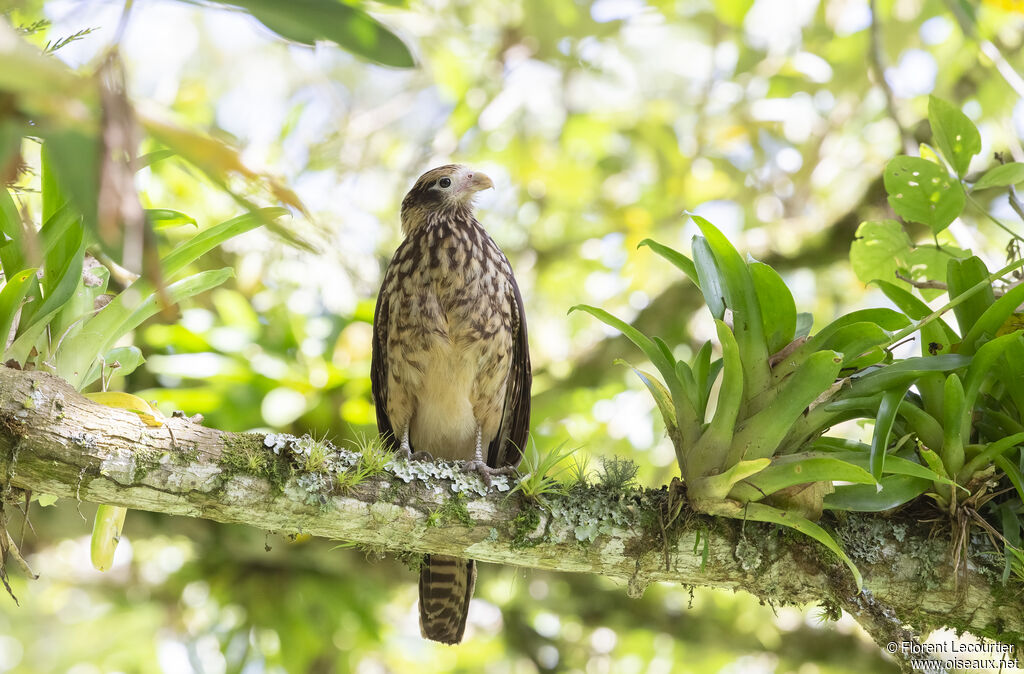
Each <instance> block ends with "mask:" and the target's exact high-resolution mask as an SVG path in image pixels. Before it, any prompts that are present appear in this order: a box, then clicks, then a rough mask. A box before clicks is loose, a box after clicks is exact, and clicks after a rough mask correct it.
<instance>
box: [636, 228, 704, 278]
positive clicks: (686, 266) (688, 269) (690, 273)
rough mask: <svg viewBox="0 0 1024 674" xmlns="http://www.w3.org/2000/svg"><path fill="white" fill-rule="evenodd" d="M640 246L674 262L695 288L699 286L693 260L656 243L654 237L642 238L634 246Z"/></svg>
mask: <svg viewBox="0 0 1024 674" xmlns="http://www.w3.org/2000/svg"><path fill="white" fill-rule="evenodd" d="M640 246H647V247H649V248H650V249H651V250H653V251H654V252H655V253H657V254H658V255H660V256H662V257H663V258H665V259H666V260H668V261H669V262H671V263H672V264H674V265H675V266H676V268H677V269H679V270H680V271H681V272H683V273H684V274H686V277H687V278H689V279H690V280H691V281H693V283H694V285H696V286H697V288H700V279H699V278H698V277H697V267H696V266H695V265H694V264H693V260H691V259H690V258H688V257H686V256H685V255H683V254H682V253H680V252H679V251H677V250H675V249H674V248H669V247H668V246H666V245H664V244H660V243H658V242H657V241H655V240H654V239H644V240H643V241H641V242H640V243H638V244H637V246H636V247H637V248H639V247H640Z"/></svg>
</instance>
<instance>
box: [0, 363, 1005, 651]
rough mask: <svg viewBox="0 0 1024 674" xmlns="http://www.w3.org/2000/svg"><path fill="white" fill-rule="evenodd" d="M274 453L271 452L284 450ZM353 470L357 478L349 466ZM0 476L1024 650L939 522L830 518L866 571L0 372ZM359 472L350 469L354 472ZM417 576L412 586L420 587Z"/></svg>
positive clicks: (665, 513) (797, 551) (725, 526)
mask: <svg viewBox="0 0 1024 674" xmlns="http://www.w3.org/2000/svg"><path fill="white" fill-rule="evenodd" d="M275 450H276V451H275ZM353 472H355V473H358V474H359V476H360V477H359V479H352V478H351V474H352V473H353ZM0 475H2V476H4V477H3V478H0V479H2V480H3V481H4V482H5V485H4V487H3V491H4V494H5V497H6V500H12V499H13V497H14V495H13V494H12V489H23V490H32V491H34V492H39V493H47V494H53V495H56V496H60V497H62V498H67V499H80V500H82V501H89V502H94V503H106V504H112V505H120V506H126V507H128V508H132V509H136V510H150V511H153V512H161V513H167V514H171V515H187V516H189V517H201V518H205V519H209V520H214V521H218V522H236V523H241V524H248V525H251V526H254V527H257V528H260V529H265V530H271V531H277V532H284V533H294V532H303V533H309V534H313V535H316V536H322V537H326V538H331V539H341V540H347V541H354V542H357V543H360V544H365V545H368V546H373V547H374V548H383V549H388V550H393V551H411V552H430V553H436V554H446V555H458V556H466V557H471V558H473V559H477V560H481V561H486V562H495V563H500V564H512V565H517V566H523V567H532V568H541V569H549V570H555V571H574V572H578V573H592V574H600V575H604V576H609V577H612V578H618V579H621V580H623V581H625V582H626V583H627V587H628V589H627V592H628V593H629V594H631V595H636V594H639V593H641V592H642V591H643V588H644V587H645V586H646V584H647V583H649V582H655V581H666V582H672V583H679V584H684V585H701V586H710V587H719V588H728V589H734V590H735V589H742V590H746V591H748V592H751V593H753V594H754V595H756V596H758V597H760V598H762V599H763V600H765V601H768V602H771V603H774V604H776V605H782V604H791V603H798V604H803V603H811V602H815V603H824V604H825V605H826V606H827V607H829V608H830V609H832V610H831V611H829V613H832V612H834V609H835V607H837V606H838V607H842V608H844V609H846V610H848V611H850V612H851V613H852V614H853V615H854V616H855V617H856V618H857V619H858V620H860V621H861V622H862V624H864V625H865V626H866V627H868V629H869V631H870V632H871V633H872V635H873V636H874V637H875V638H876V640H879V641H880V642H881V643H883V644H884V643H885V642H886V641H889V640H902V639H904V638H906V636H907V634H909V632H908V631H907V629H906V628H905V625H911V626H913V627H914V628H915V629H917V630H919V631H925V630H929V629H931V628H934V627H939V626H949V627H953V628H955V629H962V630H967V631H970V632H972V633H974V634H978V635H982V636H987V637H991V638H994V639H997V640H999V641H1002V642H1004V643H1009V644H1013V645H1015V646H1018V647H1020V646H1022V645H1024V588H1022V587H1021V585H1020V584H1017V585H1013V584H1012V582H1011V584H1010V585H1008V586H1003V585H1002V584H1001V583H1000V580H999V575H1000V571H1001V567H1000V568H994V567H990V566H989V565H990V564H991V563H992V562H990V561H986V559H987V558H986V556H985V554H984V552H985V551H981V550H975V551H974V554H973V556H972V558H971V560H970V565H969V567H968V571H967V573H966V574H965V575H963V576H961V577H960V578H959V581H958V582H959V584H958V586H954V573H953V572H952V569H951V567H950V561H949V555H948V545H947V544H946V543H945V540H946V537H945V536H944V535H941V532H940V535H939V536H933V535H932V534H933V532H932V530H931V526H932V525H930V524H922V523H916V522H913V521H900V520H899V519H896V518H882V517H871V516H860V515H851V516H848V517H845V518H843V519H842V520H839V521H832V522H827V523H825V524H826V525H828V526H830V527H831V528H832V529H833V530H834V532H835V534H836V536H837V538H838V539H839V540H840V541H842V543H843V545H844V547H845V548H846V550H847V551H848V552H849V554H850V555H851V556H852V557H853V558H854V560H855V561H856V563H857V565H858V567H859V568H860V570H861V571H862V572H863V575H864V586H865V593H864V594H861V595H856V594H855V589H854V587H853V582H852V579H851V577H850V574H849V572H848V571H847V570H846V568H845V567H844V566H843V564H842V563H841V562H840V561H839V560H838V559H836V558H835V557H834V556H832V555H830V553H828V552H827V551H825V550H824V548H822V547H820V546H818V545H816V544H815V543H813V542H812V541H810V540H809V539H804V538H803V537H801V536H799V535H797V534H793V533H792V532H788V531H784V530H781V529H779V528H776V527H773V526H771V525H765V524H758V523H755V522H746V523H743V522H740V521H737V520H730V519H723V518H709V517H703V516H697V515H694V514H693V513H691V512H690V511H689V509H688V508H686V507H685V504H684V503H681V502H680V501H679V498H681V497H678V492H672V491H670V490H668V489H665V488H663V489H661V490H639V489H629V488H618V489H613V488H607V487H605V488H597V487H591V488H574V489H572V490H570V491H569V492H568V493H567V494H564V495H560V494H554V495H549V496H547V497H546V501H545V503H544V504H543V505H537V504H535V503H532V502H529V501H525V500H523V499H522V498H521V496H520V495H519V494H513V495H511V496H510V495H509V491H508V488H509V486H510V485H509V484H508V483H507V482H502V481H501V478H499V479H498V480H497V481H496V484H495V485H494V486H492V487H491V488H490V489H488V488H486V487H484V485H483V484H482V483H481V482H479V478H478V477H477V476H475V475H467V474H465V473H462V472H461V470H460V469H459V468H458V467H456V466H454V465H452V464H445V463H443V462H442V463H439V464H432V463H420V462H412V463H405V462H400V463H396V462H391V461H381V460H379V457H377V458H374V457H370V456H367V455H365V454H360V453H357V452H354V451H353V452H349V451H345V450H338V449H335V448H332V447H329V446H328V447H326V448H325V447H324V446H323V445H322V444H319V443H313V442H312V441H310V440H305V441H303V440H299V439H296V438H291V437H289V436H272V437H270V438H269V440H268V438H267V437H265V436H263V435H260V434H239V433H228V432H222V431H218V430H215V429H212V428H206V427H203V426H201V425H198V424H194V423H191V422H190V421H188V420H187V419H183V418H173V419H168V420H167V422H166V424H165V425H164V426H160V427H150V426H147V425H145V424H144V423H142V422H141V421H140V419H139V417H138V416H137V415H136V414H134V413H132V412H129V411H126V410H121V409H115V408H111V407H106V406H103V405H99V404H96V403H93V402H91V401H89V400H87V399H85V398H83V397H82V396H81V395H79V394H78V393H76V392H75V391H74V390H73V389H72V388H71V387H70V386H69V385H68V384H67V383H65V382H64V381H63V380H61V379H58V378H57V377H53V376H50V375H47V374H44V373H39V372H21V371H18V370H12V369H7V368H0ZM346 476H348V477H346ZM410 582H411V581H410Z"/></svg>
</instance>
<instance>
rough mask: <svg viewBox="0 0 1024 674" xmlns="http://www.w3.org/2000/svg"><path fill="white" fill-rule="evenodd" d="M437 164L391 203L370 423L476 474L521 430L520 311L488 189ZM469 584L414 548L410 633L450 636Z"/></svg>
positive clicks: (499, 467)
mask: <svg viewBox="0 0 1024 674" xmlns="http://www.w3.org/2000/svg"><path fill="white" fill-rule="evenodd" d="M493 186H494V183H493V182H492V181H491V179H490V178H489V177H488V176H486V175H485V174H483V173H480V172H479V171H473V170H471V169H470V168H468V167H466V166H462V165H458V164H448V165H445V166H440V167H437V168H434V169H431V170H429V171H427V172H426V173H424V174H423V175H422V176H420V177H419V179H418V180H417V181H416V183H415V184H414V185H413V187H412V189H410V190H409V192H408V194H406V196H405V198H404V199H403V200H402V208H401V226H402V233H403V235H404V240H403V241H402V243H401V245H400V246H399V247H398V249H397V250H396V251H395V254H394V256H393V257H392V259H391V262H390V263H389V264H388V267H387V270H386V271H385V272H384V278H383V281H382V283H381V289H380V293H379V294H378V296H377V305H376V309H375V310H374V317H373V345H372V355H371V365H370V370H371V376H370V381H371V389H372V393H373V400H374V405H375V407H376V413H377V430H378V431H379V433H380V435H381V437H382V438H384V441H385V442H386V443H387V444H388V446H389V447H390V448H391V449H392V450H393V451H395V452H396V453H397V454H398V455H400V456H403V457H405V458H407V459H411V458H417V459H421V458H424V459H435V458H442V459H450V460H457V461H461V462H463V465H464V467H465V468H466V469H467V470H471V471H475V472H477V473H480V474H481V475H482V476H483V477H484V480H485V482H487V483H488V484H489V483H490V477H491V476H492V475H494V474H496V473H508V472H510V471H514V470H515V467H516V466H517V465H518V464H519V462H520V460H521V459H522V452H523V446H524V445H525V443H526V440H527V435H528V433H529V427H530V386H531V382H532V376H533V375H532V372H531V369H530V350H529V342H528V339H527V332H526V312H525V310H524V307H523V298H522V295H521V294H520V292H519V286H518V284H517V283H516V279H515V277H514V276H513V274H512V266H511V265H510V263H509V261H508V258H507V257H505V254H504V253H503V252H502V251H501V249H500V248H499V247H498V245H497V244H496V243H495V242H494V240H493V239H492V238H491V236H490V235H489V234H488V233H487V231H486V230H485V229H484V228H483V226H482V225H481V224H480V222H479V221H478V220H477V219H476V217H475V216H474V213H473V199H474V196H475V195H476V193H477V192H479V191H481V190H484V189H488V188H492V187H493ZM475 583H476V563H475V562H474V561H473V560H469V559H462V558H459V557H450V556H446V555H426V556H425V557H424V560H423V563H422V564H421V567H420V578H419V613H420V631H421V633H422V635H423V637H424V638H426V639H430V640H433V641H438V642H441V643H445V644H458V643H459V642H461V641H462V637H463V633H464V632H465V628H466V617H467V615H468V611H469V601H470V598H471V597H472V595H473V588H474V585H475Z"/></svg>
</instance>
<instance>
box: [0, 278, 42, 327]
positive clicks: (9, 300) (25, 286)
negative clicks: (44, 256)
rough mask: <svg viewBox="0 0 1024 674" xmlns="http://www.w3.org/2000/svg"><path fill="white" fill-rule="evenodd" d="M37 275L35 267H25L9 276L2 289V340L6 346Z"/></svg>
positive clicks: (0, 309) (0, 323)
mask: <svg viewBox="0 0 1024 674" xmlns="http://www.w3.org/2000/svg"><path fill="white" fill-rule="evenodd" d="M35 277H36V270H35V269H23V270H22V271H20V272H18V273H16V274H14V275H12V276H11V277H10V278H8V279H7V283H6V284H4V287H3V290H0V341H2V342H3V345H4V346H6V345H7V337H8V335H10V334H11V325H12V324H13V323H14V317H15V316H16V315H17V314H18V310H19V309H21V303H22V300H24V299H25V293H27V292H28V291H29V288H31V287H32V282H33V281H34V280H35Z"/></svg>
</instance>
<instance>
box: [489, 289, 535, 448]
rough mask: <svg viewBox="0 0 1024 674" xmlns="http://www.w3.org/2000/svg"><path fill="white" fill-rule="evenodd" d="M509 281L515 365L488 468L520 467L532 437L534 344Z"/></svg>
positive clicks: (518, 297)
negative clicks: (527, 443) (531, 346)
mask: <svg viewBox="0 0 1024 674" xmlns="http://www.w3.org/2000/svg"><path fill="white" fill-rule="evenodd" d="M508 280H509V282H510V283H511V284H512V292H513V295H514V298H513V303H514V304H515V306H514V307H512V309H513V311H512V318H513V325H512V329H513V331H514V333H515V334H514V335H513V337H512V364H511V367H510V369H509V373H508V385H507V388H506V389H505V408H504V410H503V411H502V416H501V430H500V431H499V432H498V435H497V436H496V437H495V438H494V440H492V441H491V444H490V446H489V447H488V449H487V465H488V466H493V467H495V468H500V467H501V466H509V465H511V466H518V465H519V462H520V460H522V458H523V449H524V448H525V447H526V438H527V436H528V435H529V433H530V385H531V384H532V383H533V371H532V370H531V369H530V344H529V341H528V340H527V337H526V311H525V310H524V309H523V296H522V295H520V294H519V285H518V284H517V283H516V279H515V277H514V276H512V275H511V274H509V278H508Z"/></svg>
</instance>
